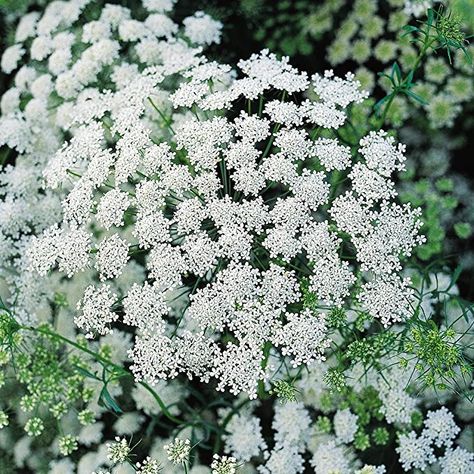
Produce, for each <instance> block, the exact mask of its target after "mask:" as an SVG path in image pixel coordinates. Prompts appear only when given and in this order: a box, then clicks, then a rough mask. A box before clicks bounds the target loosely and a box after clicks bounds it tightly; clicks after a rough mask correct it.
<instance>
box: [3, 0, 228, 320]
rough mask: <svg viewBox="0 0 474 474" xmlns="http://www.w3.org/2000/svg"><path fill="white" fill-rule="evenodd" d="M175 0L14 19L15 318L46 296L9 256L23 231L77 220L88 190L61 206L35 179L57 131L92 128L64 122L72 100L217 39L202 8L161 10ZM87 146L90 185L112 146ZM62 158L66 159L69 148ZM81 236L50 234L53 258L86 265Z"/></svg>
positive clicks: (6, 175) (11, 189) (184, 63)
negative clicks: (180, 13)
mask: <svg viewBox="0 0 474 474" xmlns="http://www.w3.org/2000/svg"><path fill="white" fill-rule="evenodd" d="M174 3H175V2H174V1H172V0H167V1H161V2H159V1H150V0H149V1H144V2H143V7H144V9H145V11H144V12H143V15H141V21H138V20H135V19H134V18H133V15H134V14H135V11H132V10H131V9H129V8H126V7H123V6H120V5H115V4H112V3H106V2H101V1H100V2H91V1H90V0H67V1H52V2H48V5H47V6H46V7H45V9H44V11H43V12H42V13H41V14H40V13H39V12H36V11H35V12H31V13H28V14H26V15H24V16H23V17H22V18H21V20H20V22H19V24H18V28H17V31H16V34H15V37H14V41H15V44H14V45H12V46H11V47H9V48H8V49H7V50H6V51H5V53H4V55H3V56H2V61H1V68H2V70H3V72H5V73H8V74H10V73H12V75H13V74H14V77H12V83H13V86H12V87H11V88H10V89H9V90H8V91H7V92H6V93H5V94H4V95H3V96H2V97H1V100H0V109H1V117H0V146H3V145H7V146H8V147H9V148H11V149H12V150H13V151H14V152H15V153H17V154H18V155H17V156H16V157H15V158H14V165H12V164H8V165H7V166H5V167H3V169H2V170H1V172H0V199H1V201H0V243H1V244H0V247H1V249H2V251H1V252H0V272H1V276H2V277H5V278H6V280H7V283H8V285H9V287H10V288H11V290H10V291H11V293H12V294H14V295H15V296H14V298H12V301H15V306H16V313H17V315H18V317H20V318H21V319H25V320H26V319H32V320H34V319H35V316H36V313H37V312H38V310H37V308H38V301H41V300H42V299H43V298H45V297H47V296H48V294H47V291H46V290H45V285H44V284H43V287H42V288H38V285H34V286H33V285H31V280H33V278H34V277H31V276H29V273H28V271H26V268H25V262H24V259H23V258H17V256H20V257H21V256H22V255H23V253H24V246H25V244H26V239H25V238H24V236H25V235H27V236H30V235H32V234H38V233H40V232H42V231H43V230H45V229H47V228H49V227H50V226H52V225H53V224H55V223H57V222H60V221H61V219H62V212H63V211H64V213H65V214H66V215H68V216H72V215H73V214H74V215H75V216H76V217H77V218H79V214H77V213H78V212H80V211H79V210H78V209H77V207H75V205H79V202H80V201H81V199H85V198H86V197H87V196H88V193H89V192H90V189H89V188H88V187H87V186H83V187H82V188H81V189H78V190H77V191H76V193H75V194H74V195H72V196H68V199H67V201H65V202H64V203H63V209H62V208H61V200H62V199H63V197H64V189H65V188H64V187H63V186H61V187H58V188H57V189H56V190H52V189H44V186H43V184H44V178H43V171H44V169H45V167H46V163H47V162H48V161H49V160H50V158H51V157H52V156H53V155H54V153H55V152H56V151H57V150H58V149H61V146H62V144H63V141H64V137H65V134H68V135H69V134H71V135H73V136H74V137H78V138H77V140H78V141H79V142H80V141H81V139H80V136H81V134H82V133H91V129H89V128H87V127H85V128H86V131H84V130H83V129H82V128H81V127H77V126H76V125H75V124H73V123H72V120H73V118H74V116H75V112H74V113H73V111H76V108H77V107H78V106H80V107H81V110H82V112H81V113H82V114H83V115H84V116H86V115H87V114H89V113H92V112H94V111H96V108H97V107H98V102H97V99H98V97H99V96H100V92H99V91H109V92H110V91H114V90H119V89H122V88H123V87H125V86H126V85H127V84H129V83H130V82H132V81H133V80H134V79H136V78H137V77H139V76H140V70H142V69H144V68H146V67H154V66H157V65H162V66H163V67H164V68H167V69H168V71H169V72H170V73H171V72H174V71H177V70H180V69H181V68H186V67H188V66H189V65H190V64H197V63H198V62H199V59H198V58H197V57H196V55H197V54H198V53H200V52H201V49H202V46H207V45H208V44H210V43H212V42H213V41H217V40H218V39H219V37H220V29H221V27H222V25H221V24H220V23H219V22H216V21H215V20H213V19H212V18H210V17H209V16H208V15H206V14H203V13H202V12H199V13H196V14H195V15H192V16H190V17H189V18H187V19H185V20H184V25H183V27H182V28H180V27H179V25H178V24H176V23H174V22H173V20H172V19H171V17H170V16H168V15H169V14H170V12H171V11H172V9H173V5H174ZM201 45H202V46H201ZM20 59H21V60H22V63H23V64H22V65H21V67H20V63H19V60H20ZM106 94H107V92H106ZM155 94H157V95H158V96H160V97H161V99H163V100H166V97H167V95H168V94H165V93H164V91H158V90H155ZM168 104H169V102H168ZM170 107H171V104H169V105H168V108H170ZM124 119H125V118H124ZM85 121H86V122H87V120H85ZM101 132H102V127H96V133H98V134H100V133H101ZM75 139H76V138H73V140H75ZM129 144H131V143H129ZM81 152H82V153H85V152H86V150H85V149H82V150H81ZM88 152H89V153H90V157H91V161H90V163H89V164H90V166H91V171H90V172H91V179H95V180H96V184H97V185H100V184H103V182H104V181H105V179H106V177H107V175H108V172H109V168H110V166H112V164H113V162H114V154H113V153H112V152H111V151H110V150H106V151H104V153H102V154H100V153H97V149H93V148H89V149H88ZM12 156H13V153H12V152H10V155H9V157H8V162H9V163H10V162H13V160H12V159H11V157H12ZM78 156H79V155H78ZM70 158H71V159H72V160H73V162H74V160H75V157H74V153H73V154H72V155H71V156H70ZM104 174H105V177H104V179H103V181H101V179H102V178H101V176H104ZM68 176H69V175H67V176H62V177H61V185H64V186H66V188H67V185H66V179H67V177H68ZM97 180H98V181H97ZM58 184H59V183H58ZM113 196H114V195H113V194H111V196H110V198H109V199H108V200H109V202H107V201H108V200H105V201H104V202H103V203H102V206H99V208H98V210H97V212H98V215H99V216H102V215H104V221H103V224H104V226H107V225H109V224H110V225H115V224H117V222H118V221H117V220H116V219H117V217H113V216H111V215H110V209H111V206H112V208H114V209H118V207H119V202H121V203H122V205H123V203H124V200H123V196H122V195H121V194H119V195H118V196H115V200H113V199H112V197H113ZM120 198H122V200H120ZM82 202H83V201H82ZM107 211H109V214H108V213H107ZM117 212H118V211H116V214H117ZM116 214H115V215H116ZM107 219H108V220H107ZM87 235H88V233H86V234H84V233H81V232H79V233H76V234H75V238H77V239H78V240H77V241H76V242H77V248H76V249H74V241H73V238H72V235H71V238H69V239H63V241H61V242H60V241H59V240H57V241H55V242H54V248H55V249H56V250H57V255H59V256H60V257H58V258H57V263H58V265H59V267H61V268H62V270H63V271H65V272H66V273H67V274H68V275H69V276H71V275H72V273H74V271H76V270H77V268H76V269H75V270H74V268H73V267H70V266H69V265H72V266H74V265H79V266H80V268H84V267H85V266H86V264H87V261H81V259H80V257H79V254H80V255H84V253H83V252H84V249H85V247H84V245H86V246H88V244H87ZM66 240H67V241H68V242H66ZM113 242H114V241H109V246H108V248H109V252H108V253H107V255H105V253H102V257H103V259H102V264H100V265H102V267H101V268H99V271H100V272H101V273H102V274H104V278H105V275H109V276H110V275H112V274H113V275H115V276H118V275H119V272H120V265H119V263H118V262H117V263H115V264H112V268H108V267H106V265H107V263H110V262H111V258H113V255H112V253H111V252H110V249H111V245H112V243H113ZM104 245H105V242H104ZM63 251H64V254H63ZM76 251H77V252H78V258H77V260H76V261H74V260H73V259H72V258H70V256H71V255H74V254H75V252H76ZM104 251H105V249H104ZM51 258H54V257H53V254H51ZM106 260H107V261H106ZM18 289H20V291H18ZM45 293H46V294H45Z"/></svg>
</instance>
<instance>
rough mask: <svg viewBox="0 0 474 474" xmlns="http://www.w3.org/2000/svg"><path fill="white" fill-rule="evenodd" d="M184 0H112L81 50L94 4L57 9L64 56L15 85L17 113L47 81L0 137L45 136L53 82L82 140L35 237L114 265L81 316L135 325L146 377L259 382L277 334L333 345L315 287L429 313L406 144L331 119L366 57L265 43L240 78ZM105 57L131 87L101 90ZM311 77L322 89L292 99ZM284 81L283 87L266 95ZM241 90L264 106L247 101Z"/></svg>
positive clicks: (41, 260) (326, 295)
mask: <svg viewBox="0 0 474 474" xmlns="http://www.w3.org/2000/svg"><path fill="white" fill-rule="evenodd" d="M172 5H173V2H172V1H168V2H163V1H161V2H160V1H156V0H155V1H152V0H150V1H148V2H145V4H144V7H145V9H146V10H148V11H149V12H152V13H150V15H148V16H146V18H145V20H144V21H139V20H137V19H135V18H133V16H132V13H131V12H130V11H129V10H128V9H126V8H124V7H120V6H117V5H107V6H106V7H105V8H104V9H103V10H102V13H101V15H100V16H99V17H98V18H96V19H95V20H94V21H92V22H89V23H87V24H85V25H82V27H81V31H80V38H81V40H82V41H83V43H82V44H83V45H85V46H84V50H83V51H82V53H81V54H80V55H79V56H78V57H76V56H75V55H74V54H72V51H75V46H74V45H75V41H76V37H75V36H74V35H71V34H70V33H69V32H67V31H64V28H66V29H67V27H68V25H72V24H74V23H75V22H76V21H77V20H78V18H80V16H81V11H82V10H81V8H83V6H82V3H81V6H80V7H77V8H76V9H75V10H74V14H71V15H70V17H67V18H64V17H63V16H62V15H61V14H60V12H58V11H57V9H56V7H54V8H53V7H48V8H47V9H46V12H45V14H44V16H43V18H42V19H40V20H39V23H38V26H37V33H36V34H37V37H36V38H35V39H34V41H33V45H32V55H33V56H34V57H35V58H36V60H37V61H42V62H44V65H45V68H44V71H42V72H41V74H38V75H37V74H36V72H34V71H33V73H32V74H31V75H30V74H29V73H27V71H26V72H23V73H22V74H23V76H25V77H23V80H22V81H20V80H19V81H18V85H17V88H18V90H19V92H18V93H17V92H14V93H11V97H7V98H6V99H5V100H4V101H3V102H2V107H5V108H6V109H7V110H15V111H16V107H17V106H16V104H17V103H18V102H19V100H18V97H17V96H18V94H19V97H20V98H21V96H22V94H23V90H24V89H28V87H29V84H32V87H31V88H32V90H33V92H34V99H33V100H32V101H30V105H29V106H28V107H27V108H26V109H25V114H20V115H19V116H17V114H15V113H12V114H9V115H8V120H10V122H8V123H7V124H6V125H8V126H2V127H1V128H0V130H1V131H0V143H7V142H8V143H10V144H12V143H13V144H15V145H17V146H18V147H19V149H20V150H27V149H32V148H31V147H33V146H35V140H36V137H28V139H27V140H22V137H21V133H22V132H21V130H22V126H21V123H19V122H18V121H20V122H21V121H27V122H28V123H30V122H33V121H34V120H40V121H41V117H42V115H44V113H45V112H44V111H45V110H46V109H45V108H44V107H43V106H44V105H45V103H46V102H45V101H46V99H47V97H48V96H49V94H51V93H53V92H52V91H55V92H54V94H56V95H59V96H60V97H61V100H62V101H63V103H62V104H61V105H60V107H59V110H60V111H59V112H58V113H57V114H56V117H59V119H58V120H59V123H60V124H61V125H60V126H58V135H60V134H61V133H62V131H61V130H60V129H61V128H64V131H67V132H71V136H72V138H71V139H70V140H69V142H68V143H65V144H63V145H62V146H61V144H60V143H61V140H58V141H57V142H55V143H54V146H51V147H49V148H48V152H47V153H46V156H45V158H44V159H43V161H42V166H40V171H41V172H42V175H43V177H44V180H45V182H46V186H47V192H52V193H56V194H58V195H61V201H62V210H63V220H62V222H61V223H60V225H55V226H52V227H51V223H49V225H43V226H42V227H41V226H40V227H39V232H42V231H43V230H45V229H46V230H45V232H44V233H43V235H42V236H39V237H37V238H36V237H35V238H33V239H32V241H31V243H30V244H28V243H27V244H25V245H26V246H27V247H29V249H28V250H27V252H26V256H27V261H28V262H29V268H30V269H32V270H36V271H38V272H39V273H40V274H42V275H46V274H47V273H48V272H49V271H50V270H52V269H54V268H56V267H58V269H59V270H60V271H64V272H65V273H66V274H67V275H68V276H72V275H74V274H75V273H77V272H78V271H80V270H83V269H85V268H90V269H92V267H94V268H95V270H96V271H97V274H96V275H94V276H92V277H91V279H92V280H95V279H98V280H102V281H104V280H107V283H102V284H97V283H96V282H95V281H90V282H88V283H87V288H86V290H85V292H84V294H83V297H82V298H81V301H80V304H79V313H78V314H76V318H75V321H76V324H77V325H78V326H79V327H80V328H81V329H84V330H85V331H86V333H87V335H88V336H89V337H90V336H92V335H93V334H106V333H107V332H109V331H110V330H111V325H112V324H113V323H114V322H115V321H117V320H118V319H120V320H121V322H123V323H125V324H127V325H130V326H132V327H134V328H135V337H136V339H135V345H134V347H133V348H131V349H130V351H129V355H130V357H131V359H132V361H133V364H132V370H133V371H134V373H135V375H136V377H137V379H139V380H145V381H147V382H150V383H157V382H158V381H159V380H160V379H165V378H172V377H176V376H177V375H178V374H179V373H184V374H186V375H187V376H188V377H198V378H199V379H200V380H202V381H206V382H207V381H209V380H210V378H211V377H214V378H216V379H217V389H218V390H226V389H228V390H230V391H231V392H232V393H234V394H238V393H240V392H242V391H244V392H247V393H248V394H249V396H250V397H252V398H253V397H256V392H257V388H258V386H259V383H260V384H261V382H263V381H264V380H266V379H267V378H268V377H269V374H270V370H271V367H272V364H271V360H270V356H269V354H270V352H271V351H275V352H276V355H277V356H279V357H288V358H290V359H291V364H293V365H294V366H298V365H301V364H311V363H313V362H314V361H317V360H322V359H324V351H325V349H326V348H327V347H328V345H329V343H330V341H329V337H328V335H327V328H326V323H325V316H324V314H323V313H324V311H315V310H313V309H311V310H310V309H309V308H307V307H304V305H303V298H302V292H301V289H302V287H303V286H305V288H306V291H309V292H310V293H311V294H312V295H313V297H314V300H315V301H316V302H317V304H316V306H330V307H334V306H344V305H345V304H346V303H347V302H349V301H350V302H351V303H353V302H355V303H356V304H357V302H359V306H360V307H362V308H363V309H365V310H367V312H368V313H369V314H370V315H371V316H373V317H374V318H379V319H380V320H381V322H382V323H383V324H384V325H388V324H390V323H391V322H393V321H400V320H402V319H404V318H406V317H408V316H409V314H410V306H409V304H410V297H411V290H410V287H409V281H408V280H402V279H401V278H400V276H399V275H398V272H400V270H401V264H400V257H403V256H408V255H410V252H411V250H412V248H413V247H414V246H415V245H417V244H418V243H419V242H420V241H421V239H420V238H419V237H418V230H419V227H420V224H419V223H418V214H417V212H416V211H413V210H411V209H410V208H409V207H408V206H405V207H401V206H398V205H397V204H395V203H393V200H394V198H395V196H396V191H395V187H394V184H393V182H392V181H391V179H390V176H391V173H392V172H395V171H399V170H401V169H403V161H404V156H403V152H404V148H403V146H398V147H397V146H396V145H395V144H394V140H393V139H392V138H390V137H388V136H387V135H386V134H385V133H384V132H373V133H369V134H368V135H367V136H365V137H363V138H362V139H361V140H360V144H359V149H358V150H356V149H352V148H350V147H347V146H345V145H342V144H341V143H339V140H338V139H336V138H334V136H335V135H334V134H332V132H331V130H332V129H337V128H338V127H340V126H342V125H343V123H344V122H345V119H346V114H345V108H346V107H348V106H349V105H350V104H352V103H359V102H361V101H362V100H363V99H364V98H365V97H366V96H367V94H366V93H365V92H363V91H361V90H360V84H359V83H358V82H357V81H356V80H355V79H354V77H353V75H352V74H348V75H346V77H345V78H339V77H336V76H334V74H333V73H332V71H327V72H326V73H325V74H324V75H319V74H315V75H314V76H313V77H311V78H309V77H308V75H307V74H306V73H305V72H301V71H299V70H298V69H296V68H295V67H293V66H291V65H290V63H289V58H287V57H284V58H282V59H278V58H277V56H276V55H274V54H273V53H271V52H270V51H268V50H263V51H262V52H260V53H257V54H253V55H252V56H251V57H250V58H248V59H246V60H241V61H239V63H238V67H239V68H240V70H241V72H242V77H240V78H237V74H236V73H235V72H234V71H232V69H231V67H230V66H227V65H221V64H218V63H215V62H208V61H206V59H205V58H204V57H202V56H200V51H201V49H200V48H198V47H196V48H195V47H192V46H190V45H189V44H188V43H186V42H185V41H184V40H181V39H174V40H172V38H171V37H172V36H173V34H175V32H177V31H179V29H178V28H179V26H177V25H175V24H174V23H173V22H172V21H171V20H170V19H169V18H167V17H165V16H163V15H164V12H166V11H169V10H170V8H171V7H172ZM183 24H184V36H187V38H188V39H189V40H190V41H191V43H193V44H210V43H212V42H218V41H219V38H220V24H219V23H218V22H216V21H214V20H212V19H211V18H210V17H208V16H207V15H205V14H203V13H202V12H198V13H196V14H195V15H194V16H191V17H189V18H187V19H185V20H184V23H183ZM56 30H62V31H61V32H60V31H58V32H56ZM25 35H28V28H26V26H25V33H24V34H23V35H22V36H25ZM59 46H61V47H59ZM125 50H127V51H128V50H130V51H132V52H133V54H131V55H130V57H128V56H127V55H126V54H124V51H125ZM64 51H66V52H68V51H69V53H70V54H69V55H68V54H66V55H65V56H64V57H62V59H61V58H60V57H59V56H58V55H62V54H63V52H64ZM54 55H56V58H54V59H53V60H52V58H53V57H54ZM125 57H126V58H127V59H128V60H129V61H130V62H128V61H127V60H125V59H123V58H125ZM7 59H8V56H7ZM51 60H52V61H51ZM10 62H12V63H13V61H10ZM135 63H138V64H139V66H137V64H135ZM45 71H48V72H45ZM103 71H107V74H110V76H111V82H110V84H111V85H108V86H107V87H106V88H104V89H103V90H99V89H94V88H93V87H90V86H91V85H92V84H94V83H95V81H97V80H98V78H100V77H101V74H103ZM30 76H31V77H30ZM20 79H21V77H20ZM169 84H171V86H170V85H169ZM170 87H171V89H172V90H171V91H168V89H169V88H170ZM309 89H312V90H313V92H314V93H315V94H316V96H317V99H316V100H309V99H307V100H305V101H304V102H303V103H302V104H300V103H298V102H297V101H295V100H293V99H291V100H289V97H293V95H294V94H296V93H306V92H307V91H309ZM270 90H272V91H277V96H275V95H273V98H272V100H271V101H269V102H266V100H265V92H267V91H270ZM20 91H21V92H20ZM308 95H309V94H308ZM313 96H314V94H313ZM241 98H244V99H247V101H248V108H247V111H246V112H241V113H237V114H233V115H232V117H229V116H228V115H227V114H226V113H225V111H226V110H227V109H231V108H234V107H235V105H236V104H237V103H238V101H240V99H241ZM256 99H258V100H256ZM14 106H15V107H14ZM257 109H258V112H257ZM2 125H5V122H3V124H2ZM322 129H324V130H325V131H324V133H323V134H322V136H319V135H321V133H322V132H321V130H322ZM7 135H8V136H7ZM356 161H357V163H355V162H356ZM337 173H344V174H345V177H346V178H349V179H345V180H344V179H339V178H338V175H337ZM40 174H41V173H40ZM38 178H39V176H35V178H34V181H35V183H36V182H37V181H38ZM336 178H338V179H336ZM342 182H344V184H343V185H341V183H342ZM35 185H36V184H35ZM15 193H16V194H12V197H13V199H16V198H17V196H23V195H26V194H28V193H25V192H24V191H23V190H22V189H21V186H18V187H17V191H15ZM21 202H23V201H21ZM12 205H13V203H11V204H10V206H12ZM6 211H7V210H6ZM18 214H21V213H20V212H18ZM10 222H11V220H10ZM9 225H10V226H12V225H14V224H13V223H10V224H9ZM18 227H19V232H26V231H27V228H26V227H25V226H22V225H19V226H18ZM7 235H11V232H9V233H7ZM348 253H350V255H347V254H348ZM94 254H95V257H94ZM132 267H133V268H138V269H140V271H139V272H137V277H136V279H138V280H139V281H134V278H135V273H134V272H133V271H132ZM91 271H92V270H91ZM364 271H369V272H370V275H365V274H363V273H362V272H364ZM143 272H145V275H143ZM96 277H97V278H96ZM143 279H145V281H143ZM356 282H357V285H356ZM89 283H90V284H89ZM84 286H86V285H84ZM177 292H179V294H180V295H181V297H179V298H177V300H175V299H173V298H171V297H169V295H171V294H174V293H177ZM272 346H274V347H273V348H272ZM278 350H280V351H281V352H280V353H278ZM272 357H273V355H272ZM276 455H277V454H276V452H275V456H276ZM237 457H238V458H239V459H240V457H239V456H237Z"/></svg>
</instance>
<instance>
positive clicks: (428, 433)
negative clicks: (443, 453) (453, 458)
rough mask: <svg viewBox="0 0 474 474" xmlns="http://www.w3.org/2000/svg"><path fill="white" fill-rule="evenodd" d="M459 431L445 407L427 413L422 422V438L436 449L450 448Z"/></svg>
mask: <svg viewBox="0 0 474 474" xmlns="http://www.w3.org/2000/svg"><path fill="white" fill-rule="evenodd" d="M460 431H461V429H460V428H459V427H458V426H457V425H456V423H455V422H454V417H453V414H452V413H451V412H450V411H448V409H447V408H446V407H441V408H440V409H439V410H436V411H429V412H428V414H427V415H426V418H425V421H424V429H423V432H422V436H424V437H425V438H427V439H429V440H430V441H432V442H433V443H434V444H435V445H436V446H437V447H438V448H441V447H442V446H444V447H446V448H450V447H451V445H452V444H453V440H454V438H456V436H457V435H458V433H459V432H460Z"/></svg>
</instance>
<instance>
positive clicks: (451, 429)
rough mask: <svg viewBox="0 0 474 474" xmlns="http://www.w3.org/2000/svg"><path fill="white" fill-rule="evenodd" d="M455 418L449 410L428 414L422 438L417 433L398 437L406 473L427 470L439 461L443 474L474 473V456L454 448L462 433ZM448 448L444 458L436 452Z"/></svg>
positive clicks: (401, 460) (459, 448)
mask: <svg viewBox="0 0 474 474" xmlns="http://www.w3.org/2000/svg"><path fill="white" fill-rule="evenodd" d="M460 431H461V430H460V428H459V427H458V426H457V425H456V423H455V421H454V417H453V415H452V413H451V412H449V411H448V410H447V408H446V407H441V408H440V409H438V410H436V411H429V412H428V414H427V416H426V418H425V421H424V428H423V430H422V432H421V434H420V435H417V434H416V433H415V431H411V432H410V433H408V434H401V435H400V436H399V446H398V448H397V449H396V451H397V453H398V454H399V455H400V463H401V465H402V467H403V469H404V470H405V471H409V470H410V469H414V468H415V469H421V470H425V469H426V468H427V467H428V466H429V465H430V464H434V463H435V462H439V464H440V466H441V468H442V469H441V472H442V473H444V474H450V473H452V472H459V473H468V472H472V471H473V470H474V455H473V453H470V452H468V451H466V450H465V449H463V448H461V447H457V448H456V449H453V448H452V445H453V441H454V439H455V438H456V436H457V435H458V434H459V432H460ZM439 448H445V453H444V455H443V456H437V455H436V454H435V449H438V450H439Z"/></svg>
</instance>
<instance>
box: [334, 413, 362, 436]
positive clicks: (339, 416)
mask: <svg viewBox="0 0 474 474" xmlns="http://www.w3.org/2000/svg"><path fill="white" fill-rule="evenodd" d="M358 419H359V417H358V416H357V415H354V414H353V413H351V411H350V410H349V408H345V409H344V410H338V411H337V412H336V414H335V415H334V431H335V433H336V438H337V440H338V441H340V442H341V443H350V442H351V441H353V440H354V435H355V434H356V431H357V420H358Z"/></svg>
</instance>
